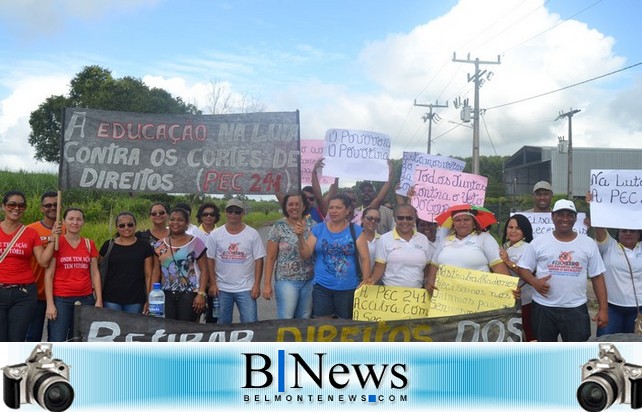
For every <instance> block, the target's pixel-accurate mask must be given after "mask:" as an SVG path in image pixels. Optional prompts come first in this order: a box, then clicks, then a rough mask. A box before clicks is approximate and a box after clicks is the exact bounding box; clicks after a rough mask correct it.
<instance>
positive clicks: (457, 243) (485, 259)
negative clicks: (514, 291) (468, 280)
mask: <svg viewBox="0 0 642 412" xmlns="http://www.w3.org/2000/svg"><path fill="white" fill-rule="evenodd" d="M452 222H453V224H452V228H451V230H450V234H449V235H448V236H446V237H445V238H444V239H442V240H441V241H440V242H439V245H438V246H437V248H436V249H435V253H434V254H433V256H432V260H431V261H430V266H429V268H428V275H427V277H426V285H425V286H426V289H427V290H428V292H430V293H432V292H433V290H434V289H435V280H436V277H437V271H438V269H439V266H440V265H451V266H458V267H462V268H466V269H473V270H481V271H485V272H494V273H501V274H504V275H510V271H509V270H508V267H507V266H506V264H505V263H504V262H503V261H502V259H501V258H500V257H499V244H498V243H497V241H496V240H495V239H494V238H493V237H492V236H491V235H490V234H489V233H488V232H484V231H483V230H482V228H481V225H480V224H479V222H478V221H477V220H476V219H475V215H474V213H472V212H470V211H467V210H466V211H457V212H453V214H452Z"/></svg>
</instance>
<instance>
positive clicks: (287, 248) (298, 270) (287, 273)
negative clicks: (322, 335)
mask: <svg viewBox="0 0 642 412" xmlns="http://www.w3.org/2000/svg"><path fill="white" fill-rule="evenodd" d="M309 205H310V204H309V203H308V199H307V198H306V195H305V192H301V193H300V194H299V193H295V194H286V195H285V196H284V197H283V200H282V202H281V209H282V210H283V215H285V217H284V218H283V219H281V220H279V221H277V222H275V223H274V225H273V226H272V228H271V229H270V233H269V234H268V241H267V256H266V259H265V276H264V278H263V298H265V299H267V300H270V299H271V298H272V294H273V291H272V278H275V281H274V294H275V297H276V314H277V317H278V318H279V319H293V318H296V319H300V318H309V317H311V316H312V278H313V277H314V265H313V262H312V259H303V258H301V255H300V254H299V247H298V244H297V235H296V233H295V232H294V228H295V227H296V225H297V223H299V222H303V224H305V227H306V230H305V233H304V235H303V237H304V239H305V238H307V237H308V236H310V230H311V229H312V227H313V226H314V225H315V224H316V222H314V221H313V220H312V218H311V217H310V215H309V214H308V211H309Z"/></svg>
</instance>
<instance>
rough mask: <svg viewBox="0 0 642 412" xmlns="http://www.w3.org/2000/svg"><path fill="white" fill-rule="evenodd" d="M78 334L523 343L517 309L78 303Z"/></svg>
mask: <svg viewBox="0 0 642 412" xmlns="http://www.w3.org/2000/svg"><path fill="white" fill-rule="evenodd" d="M75 310H76V312H75V322H74V336H75V340H77V341H83V342H133V341H139V342H519V341H521V328H522V322H521V318H520V315H519V313H517V312H516V310H517V309H516V308H508V309H501V310H495V311H488V312H482V313H475V314H469V315H460V316H448V317H442V318H431V319H412V320H398V321H381V322H360V321H353V320H341V319H333V320H329V319H289V320H267V321H261V322H256V323H237V324H232V325H218V324H198V323H189V322H182V321H176V320H169V319H160V318H154V317H151V316H144V315H131V314H127V313H124V312H117V311H112V310H109V309H103V308H95V307H93V306H76V307H75Z"/></svg>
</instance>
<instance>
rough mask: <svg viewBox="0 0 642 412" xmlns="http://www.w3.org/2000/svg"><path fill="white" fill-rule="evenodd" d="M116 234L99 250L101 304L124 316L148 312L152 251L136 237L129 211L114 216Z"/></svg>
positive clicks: (134, 224)
mask: <svg viewBox="0 0 642 412" xmlns="http://www.w3.org/2000/svg"><path fill="white" fill-rule="evenodd" d="M116 227H117V230H118V234H117V235H116V238H114V239H110V240H108V241H106V242H105V243H104V244H103V245H102V247H101V248H100V256H99V257H98V262H99V263H103V262H102V260H103V259H106V260H107V261H106V262H105V263H106V264H107V272H106V274H105V277H104V278H103V279H102V281H103V305H104V307H106V308H108V309H112V310H118V311H122V312H127V313H147V307H148V302H147V296H148V295H149V292H150V290H151V287H152V268H153V263H154V249H153V248H152V247H151V246H150V245H149V243H147V242H145V241H144V240H141V239H138V238H137V237H136V218H135V217H134V215H133V214H132V213H130V212H121V213H119V214H118V216H116Z"/></svg>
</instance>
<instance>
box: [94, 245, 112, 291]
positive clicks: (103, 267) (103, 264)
mask: <svg viewBox="0 0 642 412" xmlns="http://www.w3.org/2000/svg"><path fill="white" fill-rule="evenodd" d="M114 243H115V240H114V239H111V240H110V241H109V246H108V247H107V252H106V253H105V256H103V258H102V260H101V261H100V265H98V270H99V271H100V283H101V284H102V285H103V287H104V286H105V279H106V278H107V270H108V269H109V254H110V253H111V248H112V247H114Z"/></svg>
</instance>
